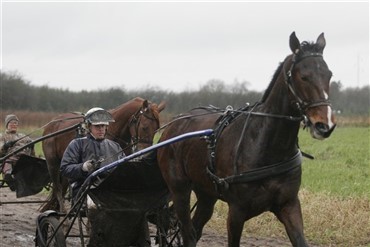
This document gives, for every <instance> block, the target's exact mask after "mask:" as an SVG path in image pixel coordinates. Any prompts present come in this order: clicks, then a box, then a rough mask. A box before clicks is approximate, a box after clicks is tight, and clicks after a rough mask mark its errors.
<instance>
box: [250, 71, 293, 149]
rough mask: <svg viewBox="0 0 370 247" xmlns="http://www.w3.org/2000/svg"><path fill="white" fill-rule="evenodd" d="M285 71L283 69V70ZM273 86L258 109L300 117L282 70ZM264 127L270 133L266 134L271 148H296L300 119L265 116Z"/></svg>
mask: <svg viewBox="0 0 370 247" xmlns="http://www.w3.org/2000/svg"><path fill="white" fill-rule="evenodd" d="M282 71H283V70H282ZM272 83H273V87H272V88H271V91H270V93H269V95H268V96H267V97H266V98H265V100H264V102H263V103H262V104H261V105H260V107H259V109H258V110H257V111H262V112H265V113H269V114H275V115H280V116H293V117H299V116H300V112H299V111H298V109H297V108H296V107H295V105H293V104H292V100H291V98H290V97H291V96H290V93H289V89H288V87H287V85H286V83H285V78H284V75H283V73H282V72H280V74H279V76H277V77H276V80H275V81H274V82H272ZM262 121H264V124H262V125H261V126H262V128H264V129H265V131H266V132H268V133H270V134H268V135H266V136H268V138H269V143H270V144H268V145H269V146H270V148H271V149H274V148H275V149H290V150H292V149H294V150H295V149H296V142H297V135H298V131H299V127H300V122H299V121H291V120H287V119H280V118H275V117H264V119H263V120H262Z"/></svg>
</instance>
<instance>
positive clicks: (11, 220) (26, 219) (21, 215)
mask: <svg viewBox="0 0 370 247" xmlns="http://www.w3.org/2000/svg"><path fill="white" fill-rule="evenodd" d="M45 199H46V198H45V196H42V195H40V194H39V195H36V196H28V197H25V198H18V199H17V198H16V197H15V193H14V192H11V191H10V190H9V189H8V188H0V203H1V205H0V213H1V215H0V221H1V222H0V246H1V247H11V246H12V247H29V246H35V245H34V237H35V229H36V218H37V216H38V215H39V214H40V212H39V211H38V208H39V207H40V205H41V204H40V203H32V204H29V203H20V202H22V201H42V200H45ZM10 201H17V202H18V203H17V204H6V203H7V202H10ZM68 245H69V246H81V245H80V243H79V242H78V241H72V242H71V241H70V242H69V243H68ZM153 246H154V245H153ZM198 246H200V247H221V246H227V237H226V236H224V235H221V234H219V233H217V232H215V231H214V230H212V228H211V227H206V228H205V230H204V233H203V236H202V238H201V240H200V241H199V243H198ZM241 246H266V247H267V246H279V247H281V246H291V244H290V243H289V242H288V241H287V240H283V239H275V238H259V237H248V238H243V239H242V241H241Z"/></svg>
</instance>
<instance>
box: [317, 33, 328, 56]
mask: <svg viewBox="0 0 370 247" xmlns="http://www.w3.org/2000/svg"><path fill="white" fill-rule="evenodd" d="M316 45H317V47H318V48H319V52H320V53H322V52H323V51H324V48H325V45H326V41H325V37H324V33H321V34H320V36H319V37H318V38H317V40H316Z"/></svg>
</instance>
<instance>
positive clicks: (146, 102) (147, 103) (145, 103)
mask: <svg viewBox="0 0 370 247" xmlns="http://www.w3.org/2000/svg"><path fill="white" fill-rule="evenodd" d="M148 107H149V102H148V100H144V102H143V105H142V106H141V109H143V110H144V111H146V110H147V109H148Z"/></svg>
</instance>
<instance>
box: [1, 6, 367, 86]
mask: <svg viewBox="0 0 370 247" xmlns="http://www.w3.org/2000/svg"><path fill="white" fill-rule="evenodd" d="M293 31H295V32H296V35H297V37H298V39H299V40H300V41H316V39H317V37H318V36H319V35H320V33H322V32H324V34H325V38H326V43H327V45H326V48H325V50H324V59H325V61H326V62H327V64H328V65H329V68H330V69H331V70H332V72H333V77H332V80H333V81H341V83H342V84H343V86H344V87H358V86H360V87H362V86H365V85H369V2H368V1H366V2H365V1H362V2H355V3H354V2H326V3H322V2H271V1H270V2H240V1H239V2H120V1H113V2H101V1H100V2H99V1H86V2H83V1H78V2H77V1H68V2H67V1H64V2H63V1H33V2H32V1H18V2H17V1H14V0H13V1H6V0H1V70H2V71H3V72H17V73H18V74H20V75H22V77H23V78H24V79H26V80H27V81H29V82H30V83H31V85H37V86H39V85H47V86H49V87H55V88H62V89H70V90H73V91H79V90H82V89H86V90H96V89H107V88H110V87H122V88H125V89H141V88H143V89H145V88H146V87H147V86H151V87H159V88H161V89H165V90H171V91H176V92H178V91H183V90H193V89H195V90H197V89H199V85H204V84H205V83H206V82H207V81H209V80H211V79H217V80H222V81H224V82H225V84H228V85H229V84H230V85H231V84H232V83H234V82H235V81H238V82H243V81H247V82H248V83H249V87H248V88H249V89H253V90H258V91H263V90H265V89H266V88H267V86H268V84H269V82H270V80H271V78H272V75H273V73H274V71H275V70H276V69H277V67H278V64H279V63H280V62H281V61H283V60H284V58H285V57H286V56H287V55H289V54H290V53H291V51H290V49H289V36H290V34H291V33H292V32H293Z"/></svg>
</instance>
